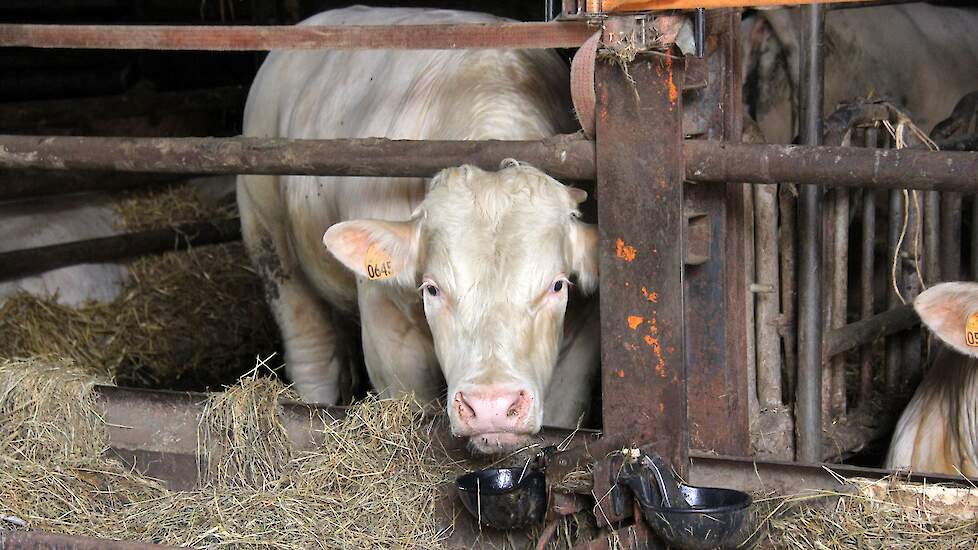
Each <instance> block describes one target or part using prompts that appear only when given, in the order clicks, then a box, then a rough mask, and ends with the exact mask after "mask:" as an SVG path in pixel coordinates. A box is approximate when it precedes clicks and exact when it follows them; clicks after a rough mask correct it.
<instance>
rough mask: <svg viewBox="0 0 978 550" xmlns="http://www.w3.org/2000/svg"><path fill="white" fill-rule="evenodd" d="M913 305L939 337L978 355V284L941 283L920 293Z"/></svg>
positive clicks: (968, 352)
mask: <svg viewBox="0 0 978 550" xmlns="http://www.w3.org/2000/svg"><path fill="white" fill-rule="evenodd" d="M913 307H914V309H915V310H917V314H918V315H920V320H921V321H923V323H924V324H925V325H927V328H929V329H930V330H931V331H932V332H933V333H934V334H936V335H937V337H938V338H940V339H941V340H943V341H944V342H945V343H946V344H948V345H949V346H951V347H953V348H954V349H956V350H958V351H960V352H961V353H964V354H966V355H970V356H972V357H978V283H941V284H939V285H934V286H932V287H930V288H928V289H927V290H925V291H923V292H921V293H920V295H919V296H917V298H916V299H915V300H914V302H913Z"/></svg>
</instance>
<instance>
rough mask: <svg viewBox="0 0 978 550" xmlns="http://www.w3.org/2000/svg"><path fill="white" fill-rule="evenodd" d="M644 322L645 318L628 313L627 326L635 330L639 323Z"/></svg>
mask: <svg viewBox="0 0 978 550" xmlns="http://www.w3.org/2000/svg"><path fill="white" fill-rule="evenodd" d="M644 322H645V318H643V317H641V316H639V315H629V316H628V328H630V329H632V330H635V329H637V328H638V326H639V325H641V324H642V323H644Z"/></svg>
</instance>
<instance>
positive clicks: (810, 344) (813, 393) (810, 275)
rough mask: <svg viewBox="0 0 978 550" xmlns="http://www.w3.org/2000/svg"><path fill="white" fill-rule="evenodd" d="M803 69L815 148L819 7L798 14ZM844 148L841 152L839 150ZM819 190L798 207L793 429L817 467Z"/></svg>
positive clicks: (806, 118)
mask: <svg viewBox="0 0 978 550" xmlns="http://www.w3.org/2000/svg"><path fill="white" fill-rule="evenodd" d="M801 13H802V17H803V20H804V21H805V23H804V25H803V26H802V32H801V50H802V64H801V67H802V68H801V75H800V79H799V80H800V81H801V82H802V86H801V93H802V98H801V107H802V112H801V116H800V117H799V120H801V121H802V125H803V126H802V131H801V136H802V142H803V143H805V144H807V145H818V144H820V143H821V141H822V102H823V96H824V60H823V58H822V42H823V40H824V31H825V19H824V13H823V8H822V6H819V5H814V6H805V7H803V8H802V9H801ZM843 149H845V148H843ZM821 194H822V189H821V188H819V187H805V188H803V189H802V192H801V198H800V201H799V207H798V217H799V220H798V222H799V224H798V225H799V235H800V236H801V238H802V241H801V247H800V248H801V250H800V253H799V266H798V290H799V295H798V302H799V305H798V385H797V390H796V391H797V398H796V400H795V418H796V424H795V430H796V432H797V445H796V449H797V452H798V456H797V458H798V460H799V461H800V462H817V461H818V460H819V459H820V458H821V452H822V451H821V449H822V415H821V410H820V405H821V402H822V396H821V392H822V386H821V379H822V373H821V370H822V319H821V315H822V292H821V287H820V285H821V267H822V266H821V261H820V260H821V258H820V257H819V254H820V251H821V243H820V240H821V235H822V230H821V226H820V222H821V219H822V213H821V210H822V205H821V202H822V197H821Z"/></svg>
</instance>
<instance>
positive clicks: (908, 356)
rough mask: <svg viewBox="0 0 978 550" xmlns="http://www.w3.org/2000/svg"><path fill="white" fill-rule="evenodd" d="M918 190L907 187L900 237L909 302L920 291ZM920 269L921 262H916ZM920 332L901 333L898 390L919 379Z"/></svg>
mask: <svg viewBox="0 0 978 550" xmlns="http://www.w3.org/2000/svg"><path fill="white" fill-rule="evenodd" d="M921 195H922V193H921V192H919V191H917V190H913V189H911V190H910V192H909V196H908V197H906V198H905V199H904V200H908V201H909V202H908V203H907V204H906V209H907V234H906V236H905V237H904V238H903V242H904V246H903V249H904V250H905V251H906V255H907V261H905V262H903V299H904V300H906V301H907V303H912V302H913V299H914V298H916V297H917V295H918V294H920V278H919V277H918V276H917V267H918V266H917V261H916V257H917V256H919V255H920V253H921V248H922V245H923V243H922V242H921V241H922V237H923V235H922V233H923V231H922V227H921V223H922V220H921V215H922V214H923V212H922V210H923V208H924V204H923V197H922V196H921ZM920 268H921V269H923V266H920ZM920 334H921V329H920V328H919V327H915V328H912V329H910V330H907V331H905V332H904V333H903V334H901V335H899V336H901V338H900V340H901V344H902V346H903V349H902V352H901V353H900V361H901V365H900V372H901V380H900V390H901V392H910V391H912V390H913V388H914V387H916V385H917V382H919V381H920V373H921V372H922V367H921V354H920V351H921V350H920Z"/></svg>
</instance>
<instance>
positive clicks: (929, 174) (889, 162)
mask: <svg viewBox="0 0 978 550" xmlns="http://www.w3.org/2000/svg"><path fill="white" fill-rule="evenodd" d="M683 153H684V155H685V157H686V174H687V179H689V180H691V181H699V182H721V181H749V182H753V183H787V182H794V183H801V184H808V185H833V186H835V185H840V186H846V187H872V188H876V189H903V188H912V189H926V190H935V191H972V192H973V191H974V190H975V189H976V187H978V183H976V182H978V153H973V152H962V151H949V152H946V151H939V152H933V151H921V150H913V149H901V150H895V149H867V148H863V147H811V146H807V145H802V146H797V145H739V144H731V143H716V142H704V141H686V143H685V145H684V148H683Z"/></svg>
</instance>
